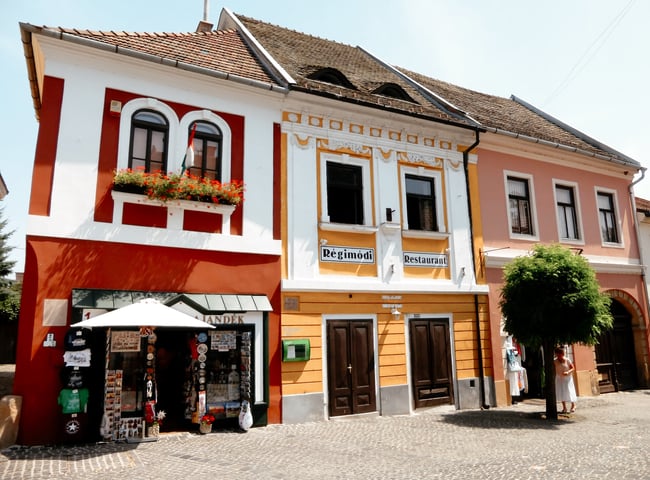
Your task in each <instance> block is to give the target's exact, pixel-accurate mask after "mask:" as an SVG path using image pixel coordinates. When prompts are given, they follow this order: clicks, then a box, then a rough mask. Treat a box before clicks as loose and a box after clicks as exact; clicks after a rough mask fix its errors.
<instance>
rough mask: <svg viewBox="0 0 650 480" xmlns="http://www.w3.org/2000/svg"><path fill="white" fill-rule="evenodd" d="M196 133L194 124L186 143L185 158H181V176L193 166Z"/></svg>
mask: <svg viewBox="0 0 650 480" xmlns="http://www.w3.org/2000/svg"><path fill="white" fill-rule="evenodd" d="M195 132H196V123H195V124H194V125H193V126H192V131H191V132H190V139H189V140H188V141H187V150H186V151H185V156H184V157H183V163H182V164H181V174H184V173H185V172H186V171H187V170H189V169H190V168H192V167H193V166H194V148H193V145H194V133H195Z"/></svg>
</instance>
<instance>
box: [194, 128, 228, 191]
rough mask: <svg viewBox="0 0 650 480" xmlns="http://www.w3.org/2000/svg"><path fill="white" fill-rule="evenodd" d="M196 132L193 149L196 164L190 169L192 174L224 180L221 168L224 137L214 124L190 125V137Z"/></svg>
mask: <svg viewBox="0 0 650 480" xmlns="http://www.w3.org/2000/svg"><path fill="white" fill-rule="evenodd" d="M195 125H196V130H195V131H194V140H193V142H192V149H193V150H194V164H193V166H192V167H191V168H190V169H189V170H190V174H192V175H196V176H198V177H205V178H209V179H211V180H219V181H221V180H222V177H223V172H222V168H221V163H222V162H221V158H222V151H221V149H222V143H223V135H222V134H221V130H220V129H219V128H218V127H217V126H216V125H214V124H212V123H208V122H202V121H197V122H193V123H192V124H191V125H190V135H191V132H192V129H194V126H195Z"/></svg>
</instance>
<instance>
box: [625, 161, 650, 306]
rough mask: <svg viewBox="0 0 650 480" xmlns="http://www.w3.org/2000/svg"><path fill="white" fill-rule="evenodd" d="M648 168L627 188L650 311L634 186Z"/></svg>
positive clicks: (642, 279) (648, 304)
mask: <svg viewBox="0 0 650 480" xmlns="http://www.w3.org/2000/svg"><path fill="white" fill-rule="evenodd" d="M646 170H647V169H646V168H642V169H641V177H640V178H639V179H638V180H635V181H633V182H632V183H630V185H629V186H628V187H627V190H628V192H629V193H630V203H631V204H632V214H633V217H634V230H635V231H636V243H637V248H638V249H639V260H640V261H641V281H642V282H643V293H644V295H645V307H646V311H649V310H650V303H649V299H648V285H647V284H646V273H645V269H646V265H645V264H644V263H643V258H644V257H643V247H642V245H641V232H640V231H639V219H638V218H637V216H636V200H635V198H634V186H635V185H636V184H637V183H639V182H640V181H641V180H643V179H644V178H645V171H646Z"/></svg>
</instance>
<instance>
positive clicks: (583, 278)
mask: <svg viewBox="0 0 650 480" xmlns="http://www.w3.org/2000/svg"><path fill="white" fill-rule="evenodd" d="M610 304H611V299H610V298H609V297H608V296H607V295H605V294H603V293H601V292H600V287H599V285H598V281H597V279H596V274H595V272H594V271H593V269H592V268H591V266H590V265H589V263H588V262H587V260H586V259H585V258H584V257H582V256H581V255H579V254H575V253H573V252H572V251H571V250H569V249H568V248H564V247H562V246H559V245H550V246H548V245H536V246H535V247H534V248H533V251H532V252H531V254H530V255H526V256H522V257H518V258H516V259H514V260H513V261H512V262H511V263H509V264H508V265H507V266H506V267H505V269H504V284H503V288H502V290H501V300H500V306H501V312H502V314H503V316H504V318H505V324H504V329H505V330H506V331H507V332H508V333H509V334H511V335H513V336H514V337H515V338H516V339H517V341H518V342H520V343H522V344H524V345H525V346H526V347H529V348H532V349H539V348H540V347H542V348H543V352H544V359H545V374H546V375H545V377H546V379H548V380H549V381H547V382H546V414H547V418H557V406H556V403H555V385H554V379H555V371H554V368H553V349H554V348H555V347H556V346H558V345H564V344H574V343H583V344H587V345H593V344H595V343H597V342H598V339H599V337H600V335H601V334H602V333H603V332H604V331H606V330H608V329H610V328H611V327H612V323H613V318H612V315H611V313H610V309H609V307H610Z"/></svg>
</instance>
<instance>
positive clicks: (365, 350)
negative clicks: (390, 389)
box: [327, 320, 377, 417]
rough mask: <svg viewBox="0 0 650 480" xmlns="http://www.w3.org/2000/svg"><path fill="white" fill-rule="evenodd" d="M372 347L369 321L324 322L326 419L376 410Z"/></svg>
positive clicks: (371, 331)
mask: <svg viewBox="0 0 650 480" xmlns="http://www.w3.org/2000/svg"><path fill="white" fill-rule="evenodd" d="M373 345H374V344H373V330H372V321H371V320H330V321H328V322H327V370H328V390H329V393H328V395H329V414H330V416H332V417H334V416H339V415H350V414H355V413H367V412H374V411H375V410H376V409H377V406H376V396H375V360H374V346H373Z"/></svg>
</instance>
